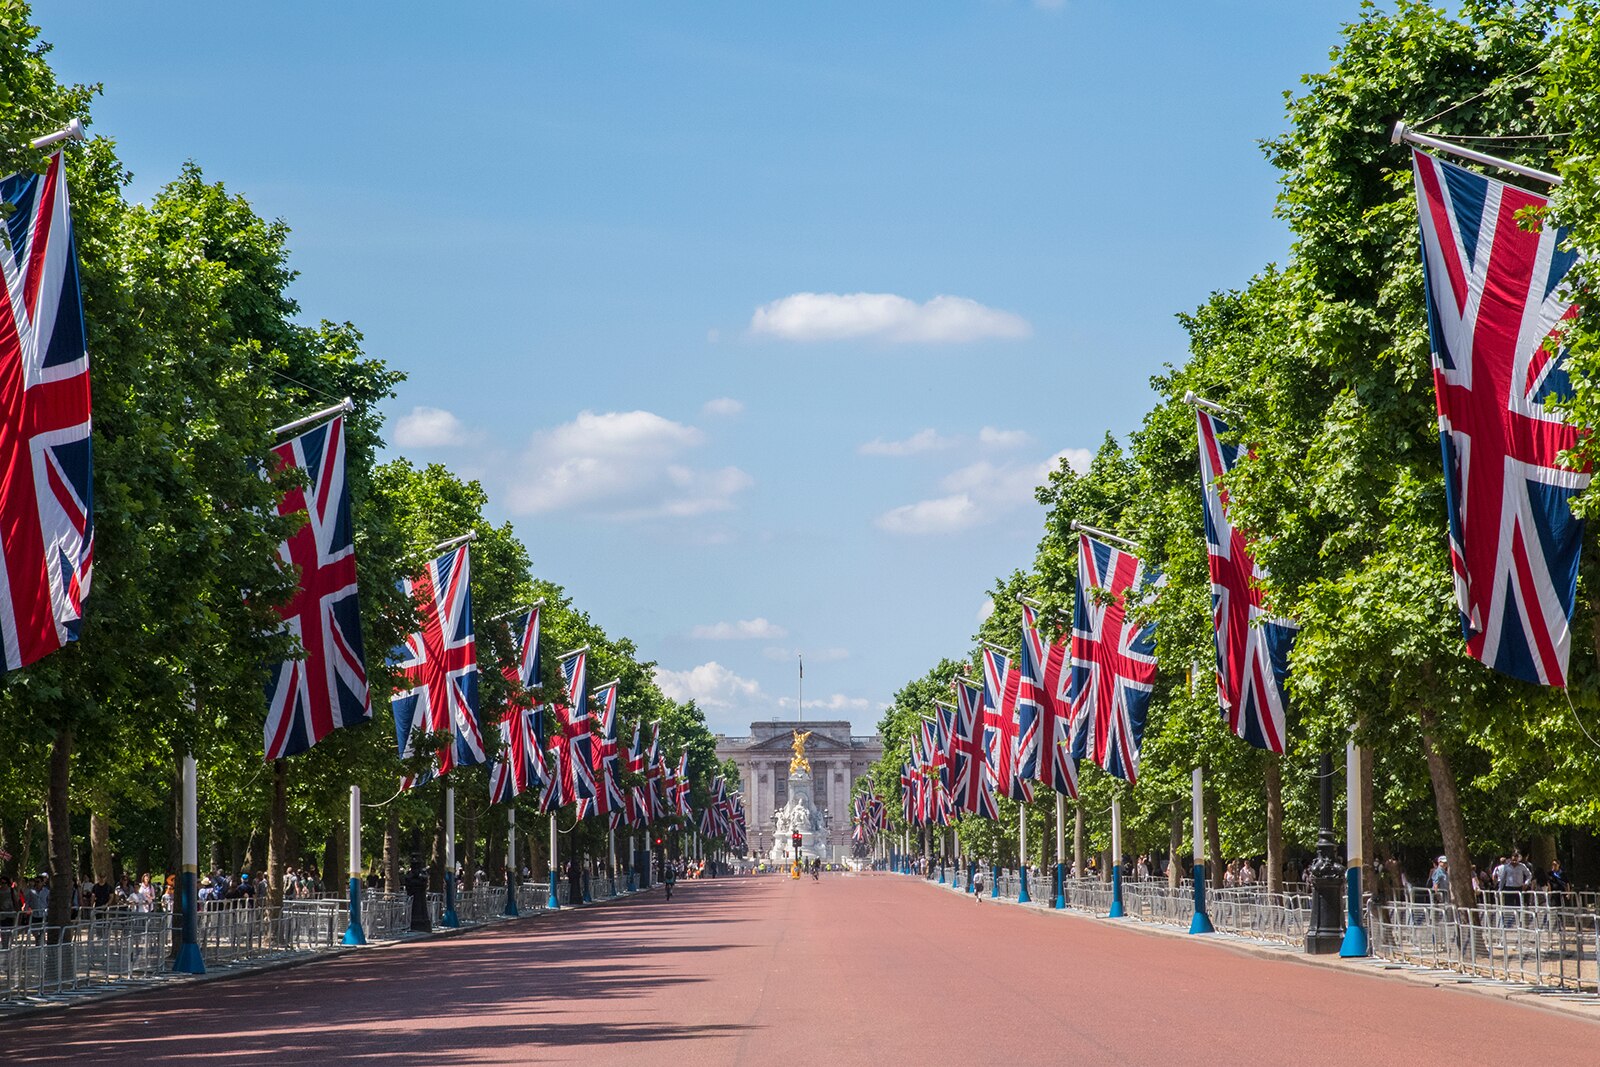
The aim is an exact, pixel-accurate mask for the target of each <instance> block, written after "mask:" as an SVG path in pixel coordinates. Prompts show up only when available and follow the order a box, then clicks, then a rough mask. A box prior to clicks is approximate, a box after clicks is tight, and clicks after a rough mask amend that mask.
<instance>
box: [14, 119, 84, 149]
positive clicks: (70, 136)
mask: <svg viewBox="0 0 1600 1067" xmlns="http://www.w3.org/2000/svg"><path fill="white" fill-rule="evenodd" d="M83 139H84V132H83V120H82V119H73V120H72V121H71V122H69V123H67V124H66V125H65V126H63V127H61V128H60V129H59V130H56V131H54V132H53V133H47V134H45V135H44V136H43V137H35V138H34V139H33V140H31V141H29V142H28V144H29V146H30V147H33V148H49V147H50V146H51V145H53V144H60V143H61V142H62V141H81V140H83Z"/></svg>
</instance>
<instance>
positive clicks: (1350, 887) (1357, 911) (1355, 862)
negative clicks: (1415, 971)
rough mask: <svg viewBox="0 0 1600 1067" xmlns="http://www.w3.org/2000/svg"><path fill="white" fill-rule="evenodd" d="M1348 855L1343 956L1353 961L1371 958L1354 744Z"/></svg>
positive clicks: (1348, 755)
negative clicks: (1363, 900) (1363, 897)
mask: <svg viewBox="0 0 1600 1067" xmlns="http://www.w3.org/2000/svg"><path fill="white" fill-rule="evenodd" d="M1344 778H1345V827H1344V830H1345V833H1344V839H1345V841H1346V842H1347V844H1346V846H1345V852H1346V854H1347V856H1348V859H1349V864H1350V865H1349V866H1348V867H1346V868H1345V872H1344V875H1345V908H1346V916H1345V924H1344V941H1343V942H1341V943H1340V945H1339V955H1341V956H1343V957H1345V958H1346V959H1350V958H1353V957H1357V956H1365V955H1367V954H1368V953H1369V952H1370V951H1371V949H1370V946H1369V945H1368V943H1367V924H1366V921H1365V919H1366V917H1365V916H1364V915H1362V913H1361V866H1362V864H1363V863H1364V862H1365V861H1366V857H1364V856H1363V855H1362V854H1361V853H1362V848H1361V822H1362V818H1361V814H1362V813H1361V750H1360V749H1359V748H1357V747H1356V746H1355V744H1354V743H1349V744H1346V745H1345V749H1344Z"/></svg>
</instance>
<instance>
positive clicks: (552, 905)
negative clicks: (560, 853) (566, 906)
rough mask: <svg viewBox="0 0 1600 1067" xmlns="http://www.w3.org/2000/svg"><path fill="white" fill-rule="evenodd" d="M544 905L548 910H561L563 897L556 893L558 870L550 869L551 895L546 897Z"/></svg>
mask: <svg viewBox="0 0 1600 1067" xmlns="http://www.w3.org/2000/svg"><path fill="white" fill-rule="evenodd" d="M544 906H545V910H546V911H560V910H561V898H560V897H559V896H557V895H556V872H555V870H554V869H552V870H551V871H550V895H549V896H548V897H547V898H545V902H544Z"/></svg>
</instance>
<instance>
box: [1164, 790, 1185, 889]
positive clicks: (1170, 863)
mask: <svg viewBox="0 0 1600 1067" xmlns="http://www.w3.org/2000/svg"><path fill="white" fill-rule="evenodd" d="M1182 850H1183V801H1181V800H1174V801H1173V802H1172V819H1171V822H1170V824H1169V826H1168V831H1167V886H1168V888H1171V889H1176V888H1178V882H1179V879H1180V876H1181V875H1182V874H1183V870H1182V868H1181V867H1180V866H1179V863H1178V853H1179V852H1181V851H1182Z"/></svg>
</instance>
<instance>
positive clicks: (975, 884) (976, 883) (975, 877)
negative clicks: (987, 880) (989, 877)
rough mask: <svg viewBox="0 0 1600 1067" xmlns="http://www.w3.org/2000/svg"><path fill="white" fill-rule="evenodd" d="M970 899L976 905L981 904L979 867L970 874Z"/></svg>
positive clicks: (980, 869)
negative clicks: (974, 901)
mask: <svg viewBox="0 0 1600 1067" xmlns="http://www.w3.org/2000/svg"><path fill="white" fill-rule="evenodd" d="M972 898H973V899H974V900H976V901H977V902H978V903H980V904H982V903H983V868H982V867H979V868H978V869H977V870H976V871H974V872H973V873H972Z"/></svg>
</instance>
